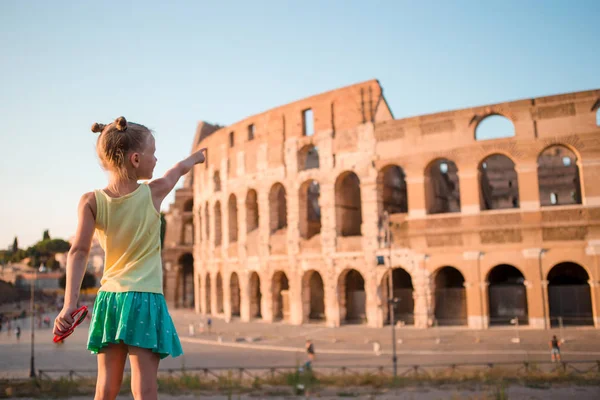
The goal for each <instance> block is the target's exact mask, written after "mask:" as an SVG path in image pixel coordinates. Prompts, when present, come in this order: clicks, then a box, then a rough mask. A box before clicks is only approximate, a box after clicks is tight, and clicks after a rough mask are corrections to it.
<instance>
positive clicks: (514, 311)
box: [488, 264, 529, 325]
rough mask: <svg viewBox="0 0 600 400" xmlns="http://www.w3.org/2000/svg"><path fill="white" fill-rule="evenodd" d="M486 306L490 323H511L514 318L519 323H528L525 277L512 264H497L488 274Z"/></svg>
mask: <svg viewBox="0 0 600 400" xmlns="http://www.w3.org/2000/svg"><path fill="white" fill-rule="evenodd" d="M488 283H489V286H488V303H489V304H488V307H489V310H490V325H511V324H512V322H511V321H513V320H514V319H515V318H517V319H518V320H519V324H521V325H525V324H528V323H529V314H528V310H527V290H526V288H525V277H524V276H523V274H522V273H521V271H519V270H518V269H516V268H515V267H513V266H512V265H506V264H503V265H498V266H496V267H494V268H493V269H492V270H491V271H490V273H489V274H488Z"/></svg>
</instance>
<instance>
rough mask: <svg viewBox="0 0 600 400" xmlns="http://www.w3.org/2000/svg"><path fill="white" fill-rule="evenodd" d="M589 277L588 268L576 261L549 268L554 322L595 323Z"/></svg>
mask: <svg viewBox="0 0 600 400" xmlns="http://www.w3.org/2000/svg"><path fill="white" fill-rule="evenodd" d="M588 281H589V275H588V273H587V271H586V270H585V268H583V267H582V266H581V265H579V264H576V263H572V262H563V263H560V264H557V265H555V266H554V267H553V268H552V269H551V270H550V272H548V304H549V309H550V324H551V326H561V325H569V326H577V325H594V315H593V310H592V296H591V292H590V285H589V283H588Z"/></svg>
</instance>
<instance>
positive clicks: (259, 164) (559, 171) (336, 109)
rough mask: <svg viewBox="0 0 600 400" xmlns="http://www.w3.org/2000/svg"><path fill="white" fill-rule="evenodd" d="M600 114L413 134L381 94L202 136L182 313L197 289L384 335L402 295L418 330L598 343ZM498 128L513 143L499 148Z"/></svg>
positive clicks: (247, 310) (173, 218)
mask: <svg viewBox="0 0 600 400" xmlns="http://www.w3.org/2000/svg"><path fill="white" fill-rule="evenodd" d="M599 106H600V90H592V91H586V92H579V93H570V94H564V95H557V96H548V97H543V98H536V99H527V100H520V101H513V102H509V103H502V104H495V105H488V106H481V107H474V108H470V109H464V110H456V111H450V112H443V113H437V114H432V115H424V116H418V117H412V118H405V119H398V120H396V119H394V118H393V116H392V113H391V110H390V109H389V107H388V105H387V103H386V101H385V98H384V97H383V92H382V88H381V86H380V85H379V82H377V81H375V80H373V81H368V82H364V83H360V84H356V85H353V86H349V87H346V88H342V89H338V90H334V91H331V92H327V93H323V94H320V95H316V96H313V97H310V98H307V99H303V100H300V101H297V102H294V103H291V104H288V105H285V106H281V107H278V108H275V109H272V110H269V111H267V112H264V113H262V114H258V115H255V116H252V117H249V118H246V119H245V120H243V121H240V122H238V123H236V124H233V125H231V126H228V127H213V126H209V125H207V124H204V123H202V124H200V125H199V128H198V132H197V134H196V137H195V139H194V148H197V147H200V146H202V147H208V149H209V150H208V162H207V163H206V164H203V165H199V166H197V167H196V168H195V169H194V171H193V179H192V178H191V177H190V178H189V179H188V181H186V186H185V187H184V188H183V189H181V190H180V191H178V192H177V198H176V201H175V204H173V205H172V207H171V209H170V211H169V213H168V216H167V237H166V240H165V249H164V254H165V260H166V262H165V265H169V268H167V279H166V293H167V298H168V300H169V301H170V302H172V303H175V304H177V305H181V306H190V305H191V304H192V303H190V301H189V300H187V299H188V298H187V297H185V296H184V293H186V289H185V287H186V282H189V278H191V277H193V282H194V285H193V287H194V297H195V302H194V303H193V304H195V308H196V310H197V311H198V312H202V313H211V314H215V315H217V314H220V315H223V316H224V317H226V318H231V317H237V316H239V318H241V319H242V320H245V321H247V320H250V319H254V318H262V319H263V320H265V321H268V322H271V321H275V320H281V319H283V320H284V321H287V322H288V323H291V324H302V323H304V322H307V321H308V320H311V319H316V320H319V319H320V320H323V321H324V322H326V324H327V325H329V326H339V325H341V324H344V323H351V322H362V323H367V324H369V325H371V326H383V325H384V324H386V323H388V318H389V311H388V297H389V295H390V287H393V296H394V298H397V299H399V303H398V305H397V306H396V308H395V314H394V315H395V318H396V320H399V321H400V323H401V324H408V325H412V324H414V325H415V326H416V327H423V328H425V327H429V326H432V325H436V324H439V325H467V326H469V327H472V328H487V327H488V326H493V325H504V324H510V323H514V322H515V321H516V320H517V319H518V321H519V323H520V324H521V325H528V326H530V327H535V328H544V327H549V326H553V325H557V324H561V323H563V324H573V325H592V326H596V327H598V326H600V286H599V284H598V282H599V280H600V185H598V183H597V182H598V176H599V175H600V127H599V126H598V123H597V115H598V107H599ZM494 119H497V120H503V121H504V123H505V125H504V126H505V127H506V126H508V127H509V129H506V128H504V129H505V130H504V131H503V132H501V133H502V134H501V135H500V136H504V137H500V138H495V139H489V138H487V139H486V136H485V132H484V130H485V128H487V124H488V123H489V122H490V121H493V120H494ZM506 124H508V125H506ZM202 130H203V131H204V134H200V133H199V132H200V131H202ZM487 137H489V136H487ZM190 199H193V208H192V211H185V210H186V208H185V207H186V206H185V204H188V206H187V210H189V204H190V203H186V202H187V201H189V200H190ZM388 215H389V218H388ZM190 219H192V220H193V227H194V228H193V229H192V228H190V227H189V225H187V228H186V222H188V221H189V220H190ZM387 227H389V235H388V229H386V228H387ZM186 229H187V230H186ZM186 232H187V234H186ZM189 232H193V239H192V240H193V246H192V245H191V244H190V243H189ZM186 238H187V239H186ZM390 239H391V240H390ZM185 254H188V256H185V257H184V255H185ZM191 255H193V265H194V267H193V269H192V270H190V267H189V266H188V267H186V266H185V263H188V262H189V261H190V260H191V258H190V257H191ZM167 260H168V262H167ZM186 269H187V272H186ZM390 271H393V273H392V279H391V280H390V279H388V278H389V274H390ZM186 276H187V277H189V278H188V279H184V277H186ZM390 283H391V285H390ZM187 287H188V289H187V293H190V291H191V290H192V289H191V287H192V286H189V284H188V286H187Z"/></svg>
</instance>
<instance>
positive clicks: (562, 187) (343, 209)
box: [185, 145, 581, 247]
mask: <svg viewBox="0 0 600 400" xmlns="http://www.w3.org/2000/svg"><path fill="white" fill-rule="evenodd" d="M478 171H479V187H480V191H479V194H480V208H481V210H495V209H508V208H518V207H519V203H520V200H519V182H518V174H517V172H516V170H515V164H514V162H513V161H512V160H511V159H510V158H508V157H507V156H505V155H502V154H492V155H490V156H488V157H486V158H485V159H483V160H482V161H481V162H480V164H479V169H478ZM424 179H425V198H426V209H427V213H429V214H440V213H453V212H460V211H461V204H460V182H459V177H458V169H457V167H456V164H455V163H454V162H452V161H451V160H449V159H438V160H435V161H433V162H431V163H430V164H429V166H428V167H427V168H426V171H425V178H424ZM538 182H539V193H540V204H541V205H542V206H552V205H566V204H580V203H581V186H580V180H579V169H578V166H577V158H576V156H575V154H574V153H573V152H572V151H571V150H569V149H568V148H566V147H564V146H561V145H555V146H551V147H548V148H547V149H545V150H544V151H542V152H541V154H540V156H539V158H538ZM320 193H321V188H320V185H319V182H317V181H316V180H313V179H310V180H307V181H305V182H304V183H302V185H301V186H300V188H299V192H298V199H299V202H298V203H299V217H300V218H299V226H298V228H299V231H300V237H301V238H302V239H305V240H308V239H311V238H312V237H313V236H315V235H318V234H319V233H320V232H321V226H322V225H321V206H320V202H319V199H320ZM377 196H378V203H379V209H380V211H387V212H388V213H390V214H395V213H406V212H408V206H409V205H408V190H407V184H406V175H405V173H404V171H403V169H402V168H401V167H400V166H398V165H389V166H386V167H384V168H382V169H381V170H380V172H379V175H378V179H377ZM286 197H287V193H286V190H285V187H284V186H283V185H282V184H281V183H275V184H274V185H273V186H272V187H271V189H270V191H269V194H268V198H269V215H268V218H269V220H268V225H269V232H270V233H271V234H274V233H276V232H278V231H280V230H282V229H286V228H287V225H288V219H287V199H286ZM244 205H245V209H246V232H247V233H248V234H249V235H250V236H256V233H253V232H255V231H257V230H258V227H259V222H260V218H259V207H258V194H257V192H256V190H254V189H249V190H248V192H247V194H246V198H245V202H244ZM213 207H214V209H213V214H214V216H213V217H214V224H215V231H214V235H215V237H214V244H215V246H216V247H218V246H220V245H221V244H222V240H223V232H222V231H223V229H222V213H223V209H222V206H221V202H220V201H217V202H215V204H214V206H213ZM227 210H228V212H229V225H228V227H227V228H228V231H229V233H228V234H229V242H230V243H235V242H237V240H238V201H237V197H236V195H235V194H231V195H230V196H229V198H228V201H227ZM335 210H336V231H337V234H338V235H339V236H360V235H361V225H362V221H363V216H362V201H361V187H360V180H359V178H358V176H357V175H356V174H355V173H354V172H350V171H347V172H345V173H342V174H341V175H340V176H339V177H338V178H337V180H336V182H335ZM209 213H210V210H209V205H208V202H207V203H206V205H205V207H204V213H203V214H204V221H205V222H204V231H205V237H206V239H209V238H210V228H209V224H208V223H207V221H209ZM199 217H200V218H199V220H200V222H201V221H202V212H201V213H200V215H199ZM201 223H202V222H201ZM188 225H190V226H188ZM190 228H191V221H190V222H189V224H187V225H186V226H185V229H186V232H185V237H186V238H187V239H186V242H188V241H190V240H193V238H192V239H190V237H191V236H192V229H190ZM199 231H200V234H201V235H202V229H199ZM200 240H202V237H200Z"/></svg>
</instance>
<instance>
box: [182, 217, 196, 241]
mask: <svg viewBox="0 0 600 400" xmlns="http://www.w3.org/2000/svg"><path fill="white" fill-rule="evenodd" d="M181 243H183V244H184V245H186V246H189V245H193V244H194V221H193V220H192V218H188V219H187V220H186V221H185V223H184V224H183V227H182V229H181Z"/></svg>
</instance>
